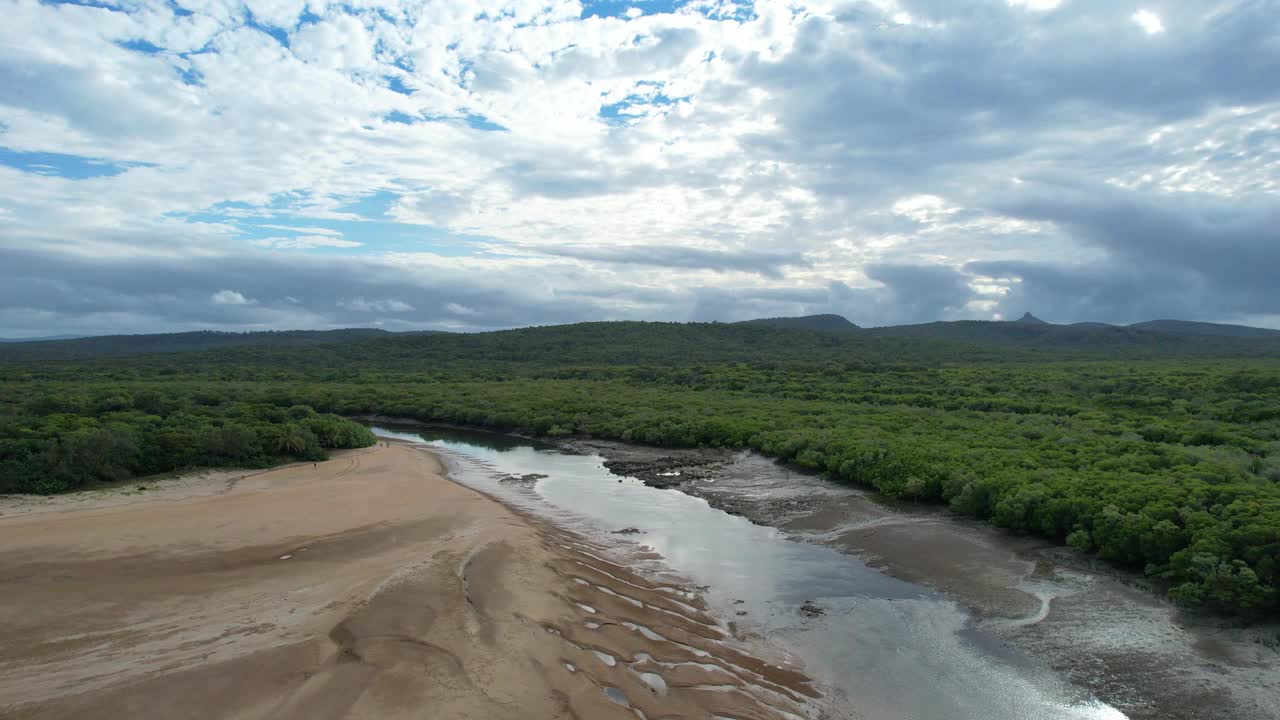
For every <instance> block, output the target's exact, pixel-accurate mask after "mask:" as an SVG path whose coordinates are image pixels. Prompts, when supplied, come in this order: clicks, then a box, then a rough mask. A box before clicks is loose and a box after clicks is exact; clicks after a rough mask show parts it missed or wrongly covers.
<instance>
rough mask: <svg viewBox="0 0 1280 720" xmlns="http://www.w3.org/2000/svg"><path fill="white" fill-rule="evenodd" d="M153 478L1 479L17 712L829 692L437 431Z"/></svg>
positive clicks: (6, 684) (781, 710)
mask: <svg viewBox="0 0 1280 720" xmlns="http://www.w3.org/2000/svg"><path fill="white" fill-rule="evenodd" d="M142 484H143V485H144V486H146V487H148V489H146V490H144V491H137V490H136V484H135V485H131V486H130V487H131V489H127V490H120V491H107V492H94V493H81V494H78V495H72V496H64V497H58V498H53V499H40V500H35V499H28V498H0V637H3V638H4V643H3V645H4V652H3V653H0V716H2V717H5V718H83V717H93V718H131V719H133V718H137V719H144V720H145V719H146V718H166V719H168V718H174V717H182V718H193V719H199V718H299V719H300V720H301V719H304V718H305V719H306V720H322V719H325V718H400V717H415V718H421V717H430V718H433V720H447V719H449V718H477V719H480V718H494V719H501V718H520V719H521V720H528V719H531V718H583V719H588V720H595V719H597V718H636V717H645V718H661V717H690V718H708V717H716V716H719V717H733V718H739V719H741V720H748V719H756V718H759V719H764V718H779V717H796V716H798V717H805V716H808V715H809V714H810V709H809V708H810V701H811V700H812V699H813V698H814V697H815V696H816V693H815V691H814V690H813V689H812V685H811V683H810V682H809V681H808V679H807V678H806V677H805V676H804V675H803V674H802V673H801V672H799V671H798V670H797V669H795V668H790V667H782V666H780V661H777V660H775V661H774V662H769V661H766V660H765V659H762V658H761V656H760V654H759V653H753V652H750V651H749V650H748V649H747V648H744V647H742V646H739V645H737V644H735V643H734V642H733V641H732V640H731V639H730V638H729V637H728V635H727V634H726V633H725V632H724V630H723V629H722V627H721V625H720V623H718V622H717V620H716V619H715V618H713V617H711V616H710V615H709V614H708V613H707V610H706V606H705V605H704V604H703V602H702V601H701V600H700V599H699V598H698V596H697V594H696V593H694V592H691V591H690V589H689V588H687V587H682V586H676V585H669V584H665V583H662V582H658V581H656V580H654V579H652V578H650V577H647V576H644V575H641V574H638V573H636V572H633V571H632V570H631V569H630V568H628V567H627V566H626V565H625V563H621V562H618V561H617V560H616V559H610V557H612V556H610V555H609V553H608V552H607V551H605V550H604V549H602V548H600V547H598V546H596V545H594V544H593V543H592V542H590V541H589V540H587V539H585V538H582V537H579V536H576V535H573V534H570V533H567V532H563V531H561V530H558V529H556V528H554V527H550V526H548V525H546V524H544V523H541V522H539V521H536V520H534V519H531V518H528V517H525V516H523V515H520V514H517V513H515V512H513V511H512V510H510V509H508V508H507V507H505V506H503V505H502V504H500V503H498V502H497V501H495V500H493V499H492V498H489V497H487V496H485V495H483V494H481V493H478V492H476V491H474V490H471V489H469V488H466V487H463V486H461V485H458V484H456V483H454V482H452V481H450V480H449V479H448V478H447V477H445V474H444V472H443V470H442V467H441V465H440V463H439V462H438V460H437V459H436V458H435V457H434V456H432V455H430V454H429V453H427V452H424V451H422V450H421V449H417V448H413V447H409V446H403V445H396V444H391V445H389V446H385V445H380V446H378V447H375V448H368V449H365V450H358V451H349V452H345V453H342V454H340V455H337V456H336V457H335V458H334V459H333V460H330V461H327V462H322V463H318V464H314V465H313V464H311V463H305V464H299V465H293V466H289V467H285V468H280V469H276V470H272V471H266V472H256V473H252V472H209V473H202V474H198V475H195V476H192V477H189V478H186V479H183V480H180V481H159V482H154V483H151V482H147V483H142ZM775 663H779V664H775Z"/></svg>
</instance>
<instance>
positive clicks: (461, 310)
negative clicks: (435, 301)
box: [444, 303, 480, 315]
mask: <svg viewBox="0 0 1280 720" xmlns="http://www.w3.org/2000/svg"><path fill="white" fill-rule="evenodd" d="M444 309H445V311H446V312H449V313H451V314H453V315H479V314H480V313H479V311H477V310H476V309H475V308H469V307H467V306H466V305H459V304H458V303H445V306H444Z"/></svg>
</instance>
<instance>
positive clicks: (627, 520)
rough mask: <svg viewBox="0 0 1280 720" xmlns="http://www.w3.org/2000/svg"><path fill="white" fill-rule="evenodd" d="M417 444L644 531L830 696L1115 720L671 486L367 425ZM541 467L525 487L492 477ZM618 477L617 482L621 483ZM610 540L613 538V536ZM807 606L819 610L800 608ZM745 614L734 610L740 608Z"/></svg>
mask: <svg viewBox="0 0 1280 720" xmlns="http://www.w3.org/2000/svg"><path fill="white" fill-rule="evenodd" d="M373 430H374V432H375V433H377V434H378V435H381V436H384V437H391V438H398V439H402V440H411V441H417V442H422V443H425V444H427V445H429V446H430V447H431V448H432V449H433V450H435V451H436V452H438V453H439V454H440V455H441V456H443V457H444V458H445V459H446V461H447V462H448V463H449V470H450V473H451V475H452V476H453V477H454V479H456V480H458V481H459V482H462V483H464V484H466V485H470V486H472V487H475V488H477V489H480V490H483V491H485V492H488V493H490V494H494V495H497V496H499V497H502V498H503V499H504V500H506V501H508V502H511V503H513V504H516V505H518V506H520V507H522V508H524V509H527V510H530V511H532V512H534V513H536V514H538V515H541V516H543V517H547V518H550V519H552V520H554V521H556V522H557V523H558V524H560V525H562V526H569V527H572V528H573V529H576V530H579V531H583V532H586V533H588V534H600V535H603V534H604V533H607V532H611V531H614V530H619V529H622V528H630V527H634V528H639V529H640V530H642V531H643V534H640V535H631V536H627V537H628V538H629V539H630V540H632V541H634V542H636V543H638V544H640V545H647V546H649V547H651V548H652V549H653V550H654V551H655V552H657V553H660V554H661V555H662V556H663V558H664V560H663V562H664V563H665V565H666V566H668V567H670V568H671V569H672V570H674V571H676V572H678V573H679V574H680V575H682V576H684V577H687V578H689V579H691V580H693V581H694V582H695V583H696V584H698V585H707V586H709V590H708V592H707V599H708V602H710V603H711V604H712V605H713V606H714V607H715V608H716V609H717V610H718V611H719V614H720V615H721V617H725V618H731V619H733V620H734V621H735V622H737V624H738V626H739V627H740V628H741V629H744V630H747V631H753V632H757V633H759V634H760V635H762V636H764V637H765V638H766V640H767V641H768V642H770V643H771V644H773V645H775V646H777V647H780V648H782V649H784V650H785V651H787V652H789V653H790V654H792V655H793V656H796V657H798V658H800V659H801V660H802V661H803V662H804V665H805V668H806V670H807V671H808V672H809V674H810V675H812V676H813V677H815V679H817V680H819V682H821V683H823V684H824V685H825V686H826V690H827V692H828V693H829V694H833V695H836V696H838V695H840V694H843V695H844V696H845V697H846V698H847V704H848V706H849V707H851V708H853V710H854V711H855V712H857V713H858V714H859V715H861V716H864V717H866V718H871V719H873V720H879V719H881V718H885V719H888V720H897V719H902V720H943V719H946V720H967V719H970V718H971V719H973V720H1030V719H1036V720H1039V719H1045V720H1056V719H1062V720H1067V719H1071V720H1086V719H1087V720H1115V719H1119V718H1124V717H1125V715H1124V714H1123V713H1121V712H1120V711H1118V710H1116V709H1114V708H1112V707H1110V706H1107V705H1105V704H1102V703H1101V702H1099V701H1097V700H1095V699H1093V698H1092V697H1090V696H1089V695H1088V694H1087V693H1086V692H1084V691H1083V690H1080V689H1079V688H1076V687H1073V686H1070V685H1068V684H1066V683H1065V682H1063V681H1061V680H1060V679H1058V678H1057V677H1056V676H1055V675H1054V674H1053V673H1052V672H1050V671H1049V670H1047V669H1046V668H1043V667H1041V666H1040V665H1038V664H1037V663H1036V662H1035V661H1033V660H1031V659H1029V658H1027V657H1024V656H1021V655H1019V654H1016V653H1013V652H1011V651H1008V650H1007V649H1005V648H1003V647H1002V646H1001V644H1000V642H999V641H998V640H996V639H994V638H993V637H990V636H988V635H986V634H985V633H983V632H981V631H978V630H975V629H974V628H973V627H972V626H971V624H970V622H969V618H968V615H967V614H966V612H965V611H964V610H963V609H961V608H960V607H958V606H957V605H956V604H955V603H954V602H951V601H949V600H948V599H946V598H945V597H943V596H942V595H940V594H938V593H936V592H934V591H932V590H929V589H927V588H924V587H922V586H919V585H914V584H912V583H907V582H903V581H900V580H897V579H894V578H892V577H889V576H888V575H885V574H884V573H881V572H879V571H877V570H874V569H872V568H869V567H867V566H866V565H865V564H864V563H862V562H861V561H860V560H858V559H857V558H856V557H854V556H851V555H846V554H843V553H840V552H838V551H836V550H833V549H831V548H827V547H822V546H818V545H811V544H808V543H805V542H798V541H796V540H794V539H791V538H788V537H787V536H786V535H785V534H783V533H782V532H780V531H778V530H776V529H774V528H769V527H764V526H759V525H753V524H752V523H750V522H749V521H747V520H745V519H743V518H740V517H737V516H733V515H729V514H727V513H724V512H722V511H720V510H716V509H714V508H712V507H711V506H709V505H708V504H707V503H706V501H705V500H702V499H700V498H695V497H692V496H689V495H685V494H684V493H681V492H679V491H677V490H658V489H655V488H651V487H648V486H646V485H644V484H643V483H641V482H639V481H638V480H635V479H632V478H619V477H618V476H617V475H614V474H612V473H610V472H609V471H608V470H607V469H605V467H604V465H603V459H602V458H600V457H599V456H595V455H575V454H569V453H565V452H562V451H560V450H557V449H556V448H554V447H549V446H545V445H540V444H538V443H535V442H532V441H525V440H521V439H518V438H511V437H506V436H497V435H491V434H485V433H472V432H465V431H455V430H439V429H435V428H410V427H403V426H395V427H374V428H373ZM530 473H536V474H540V475H546V476H547V477H545V478H542V479H539V480H537V481H536V482H533V483H510V482H499V478H502V477H506V476H510V475H525V474H530ZM619 480H621V482H619ZM610 537H612V538H614V539H616V538H617V537H618V536H610ZM805 602H812V603H814V604H815V605H817V606H818V607H820V608H822V609H823V611H824V614H823V615H821V616H819V617H806V616H805V615H804V614H802V613H801V612H800V606H801V605H802V604H804V603H805ZM740 612H745V613H746V614H745V615H742V616H739V615H737V613H740Z"/></svg>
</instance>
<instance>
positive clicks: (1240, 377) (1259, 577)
mask: <svg viewBox="0 0 1280 720" xmlns="http://www.w3.org/2000/svg"><path fill="white" fill-rule="evenodd" d="M1002 325H1004V326H1009V325H1013V324H1012V323H1005V324H1002ZM1036 327H1039V326H1032V329H1033V330H1034V329H1035V328H1036ZM998 332H1001V333H1007V332H1010V331H1008V330H1006V329H1005V328H1004V327H1002V328H999V329H998ZM1013 332H1021V331H1013ZM1124 342H1126V343H1129V342H1130V341H1128V340H1126V341H1124ZM1100 347H1101V348H1103V349H1102V350H1100V349H1099V348H1100ZM1276 347H1277V346H1276V344H1275V343H1274V342H1271V343H1270V344H1267V342H1266V341H1264V340H1261V339H1247V340H1241V339H1236V338H1225V339H1220V338H1219V339H1214V338H1206V339H1205V342H1204V343H1202V344H1199V345H1197V344H1195V343H1191V342H1188V341H1186V340H1185V339H1178V338H1175V339H1172V340H1168V341H1167V342H1163V343H1162V342H1159V341H1158V338H1157V340H1151V339H1149V338H1146V337H1141V340H1140V341H1139V342H1133V343H1130V344H1126V345H1122V346H1106V345H1096V344H1089V345H1086V346H1085V347H1083V348H1081V347H1065V346H1063V347H1058V346H1044V345H1028V346H1025V347H1021V348H1011V347H1008V346H1006V345H1002V344H985V345H984V344H977V343H948V342H945V341H938V340H934V339H926V338H876V337H867V336H865V335H862V334H856V335H855V334H840V335H835V334H831V333H818V332H806V331H802V330H787V329H780V328H776V327H770V326H756V325H675V324H641V323H616V324H589V325H579V326H569V327H564V328H541V329H528V330H519V331H508V332H503V333H487V334H483V335H465V336H454V335H448V336H443V335H442V336H415V337H397V338H389V339H378V340H370V341H362V342H355V343H347V344H342V345H334V346H326V347H308V348H298V347H248V348H243V347H242V348H233V349H225V350H218V351H214V352H203V353H188V354H170V355H148V356H143V357H135V358H99V359H93V360H81V361H64V362H45V363H41V364H34V363H23V362H11V363H8V364H0V382H2V383H3V385H2V387H3V396H2V401H0V402H2V405H0V418H2V419H0V469H2V470H3V478H4V482H5V484H6V486H7V487H9V488H10V489H26V490H36V491H42V490H43V491H47V490H52V489H58V486H57V485H52V486H51V485H42V484H40V483H42V482H53V481H52V480H49V479H47V478H55V477H56V478H64V479H65V478H70V477H74V478H79V480H77V481H75V482H68V484H69V485H71V486H74V485H76V484H77V483H79V482H84V481H87V479H91V478H94V477H113V476H117V475H119V474H120V472H121V471H122V470H123V471H124V472H146V471H151V470H156V469H161V466H163V465H165V464H166V463H169V464H170V466H173V467H178V466H182V465H187V464H204V463H219V464H220V463H226V462H237V463H243V462H246V461H247V462H267V461H270V459H271V457H272V455H273V454H278V455H290V456H295V457H297V456H302V453H300V452H294V451H288V452H284V451H282V449H288V448H289V447H290V446H289V444H288V443H287V442H283V440H282V438H283V437H285V436H286V435H287V434H288V432H290V428H297V429H300V430H305V431H308V432H310V433H311V434H312V435H313V436H315V437H316V439H317V443H318V444H319V445H321V446H324V445H325V444H326V443H330V444H331V445H332V446H341V445H337V444H333V443H335V442H344V441H350V442H351V444H359V443H363V442H367V441H368V439H367V438H364V437H359V436H358V435H356V434H354V433H353V434H351V435H342V434H341V433H340V432H338V431H337V429H338V428H345V427H347V426H346V425H340V424H339V423H341V422H342V421H340V420H339V419H336V418H334V417H331V416H310V415H309V414H308V411H307V408H315V410H317V411H319V412H323V413H335V414H337V415H345V416H350V415H361V414H375V413H376V414H383V415H391V416H397V417H406V418H416V419H420V420H426V421H433V420H434V421H447V422H454V423H461V424H467V425H476V426H484V427H490V428H494V429H503V430H512V429H523V430H527V431H532V432H535V433H539V434H544V435H551V436H555V435H568V434H591V435H595V436H601V437H611V438H617V439H622V440H629V441H634V442H642V443H652V444H663V445H680V446H698V445H707V446H727V447H750V448H754V449H756V450H759V451H760V452H763V453H765V454H768V455H770V456H773V457H777V458H780V459H783V460H786V461H788V462H791V463H794V464H796V465H799V466H802V467H805V468H810V469H813V470H817V471H822V472H826V473H828V474H829V475H830V476H831V477H832V478H833V479H834V480H837V481H841V482H849V483H857V484H860V485H864V486H869V487H873V488H875V489H877V490H879V491H880V492H883V493H885V494H887V495H891V496H894V497H899V498H907V499H914V500H920V501H928V502H944V503H949V504H950V505H951V507H953V508H955V509H956V510H957V511H959V512H963V513H966V514H970V515H974V516H977V517H981V518H984V519H987V520H989V521H991V522H993V523H995V524H997V525H999V526H1002V527H1005V528H1008V529H1010V530H1012V531H1015V532H1026V533H1034V534H1037V535H1041V536H1044V537H1047V538H1051V539H1054V540H1056V541H1058V542H1063V543H1068V544H1070V545H1072V546H1074V547H1076V548H1078V549H1080V550H1081V551H1083V552H1088V553H1095V554H1097V555H1098V556H1099V557H1101V558H1103V559H1104V560H1107V561H1109V562H1112V563H1114V564H1116V565H1119V566H1121V567H1125V568H1130V569H1133V570H1135V571H1138V572H1143V573H1145V574H1146V575H1148V576H1149V577H1151V578H1153V579H1154V580H1156V581H1157V582H1160V583H1163V584H1165V585H1166V587H1167V588H1168V589H1169V592H1170V595H1171V597H1172V598H1173V599H1175V600H1176V601H1178V602H1180V603H1183V604H1186V605H1188V606H1194V607H1205V608H1210V609H1215V610H1220V611H1227V612H1234V613H1240V614H1242V615H1247V616H1254V617H1263V616H1266V617H1271V618H1276V617H1280V592H1278V591H1277V587H1278V586H1280V580H1278V578H1277V575H1278V574H1280V361H1277V359H1275V358H1276V357H1277V354H1276ZM1117 356H1118V357H1123V358H1127V359H1124V360H1116V359H1114V358H1115V357H1117ZM299 406H305V407H299ZM227 423H230V424H231V425H232V426H233V427H240V428H244V429H247V430H248V432H245V433H240V434H239V435H238V437H239V438H240V440H241V441H243V442H242V445H241V446H243V444H244V443H247V444H248V446H249V447H250V448H256V451H251V452H248V453H247V454H244V455H243V456H239V457H231V456H230V455H228V454H226V452H225V451H224V446H223V445H220V444H219V442H218V441H216V440H213V439H211V438H212V437H214V436H219V437H220V434H219V432H215V428H222V427H224V426H225V425H226V424H227ZM325 423H328V424H331V425H328V426H327V427H331V428H333V429H334V432H332V433H327V432H326V431H323V430H322V429H320V428H319V427H318V426H319V425H321V424H325ZM110 428H117V430H116V431H113V432H118V431H119V429H120V428H126V429H128V432H130V433H132V435H131V436H130V438H131V440H130V442H131V443H132V447H133V448H135V449H134V451H133V454H132V455H130V454H129V453H127V452H126V453H125V454H126V457H132V458H134V460H133V462H134V465H132V466H129V465H121V464H120V463H118V462H117V461H116V460H113V459H112V460H107V461H104V460H100V458H103V457H105V458H109V459H110V458H115V457H117V454H118V452H119V451H118V450H117V449H116V443H115V441H114V440H112V439H111V438H112V437H115V436H113V435H108V434H105V431H107V430H108V429H110ZM250 433H251V434H252V435H253V437H254V438H256V440H257V442H256V444H254V443H252V442H251V441H250V437H249V436H250ZM73 437H74V438H84V439H82V440H81V439H77V440H72V439H71V438H73ZM68 443H70V444H71V447H70V449H65V450H64V449H61V448H63V447H64V446H66V445H68ZM126 445H127V443H126ZM144 459H145V462H144ZM55 460H56V461H55ZM57 463H62V465H59V464H57ZM24 468H25V469H24ZM62 468H78V469H77V470H74V471H70V474H68V472H69V471H68V470H63V469H62ZM54 470H56V471H57V472H56V473H55V472H54ZM57 473H61V474H57ZM18 477H22V478H26V480H24V481H23V483H25V484H24V485H15V484H13V482H12V481H11V478H18Z"/></svg>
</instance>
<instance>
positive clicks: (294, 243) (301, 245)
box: [252, 235, 363, 250]
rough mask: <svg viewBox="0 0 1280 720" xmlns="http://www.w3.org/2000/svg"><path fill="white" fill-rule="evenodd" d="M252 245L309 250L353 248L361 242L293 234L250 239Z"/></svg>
mask: <svg viewBox="0 0 1280 720" xmlns="http://www.w3.org/2000/svg"><path fill="white" fill-rule="evenodd" d="M252 242H253V244H254V245H257V246H258V247H264V248H274V249H276V250H310V249H314V248H325V247H327V248H355V247H360V246H361V245H363V243H358V242H355V241H354V240H343V239H341V238H336V237H332V236H329V235H295V236H293V237H269V238H261V239H258V240H253V241H252Z"/></svg>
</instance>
